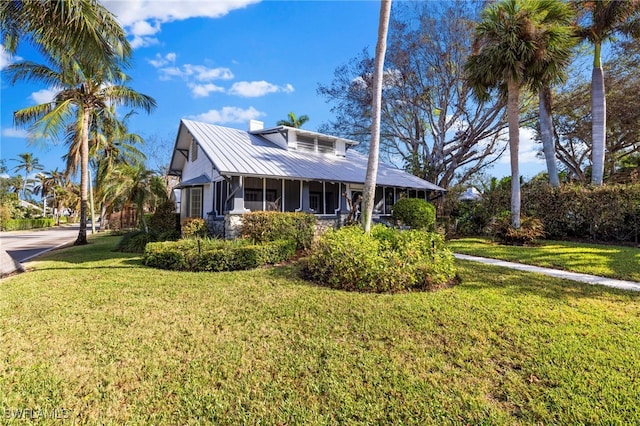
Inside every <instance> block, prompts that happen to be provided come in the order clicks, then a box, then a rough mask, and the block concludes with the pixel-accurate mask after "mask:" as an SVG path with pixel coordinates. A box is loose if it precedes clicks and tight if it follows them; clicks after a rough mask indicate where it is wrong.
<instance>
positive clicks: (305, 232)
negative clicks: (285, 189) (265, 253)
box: [241, 212, 316, 249]
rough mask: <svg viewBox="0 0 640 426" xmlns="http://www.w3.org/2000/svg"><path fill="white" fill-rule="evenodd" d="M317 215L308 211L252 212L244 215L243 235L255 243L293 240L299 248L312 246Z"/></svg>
mask: <svg viewBox="0 0 640 426" xmlns="http://www.w3.org/2000/svg"><path fill="white" fill-rule="evenodd" d="M315 224H316V217H315V216H314V215H312V214H308V213H280V212H252V213H247V214H245V215H243V216H242V228H241V232H242V236H243V237H244V238H248V239H250V240H251V241H253V242H255V243H264V242H268V241H276V240H291V241H294V242H295V243H296V247H297V248H298V249H306V248H309V247H311V242H312V241H313V235H314V233H315Z"/></svg>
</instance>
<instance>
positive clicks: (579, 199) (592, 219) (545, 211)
mask: <svg viewBox="0 0 640 426" xmlns="http://www.w3.org/2000/svg"><path fill="white" fill-rule="evenodd" d="M522 210H523V211H525V212H526V214H527V215H529V216H534V217H537V218H539V219H540V220H541V221H542V224H543V226H544V230H545V232H546V234H547V236H548V237H549V238H563V237H577V238H592V239H595V240H601V241H634V240H635V239H636V238H637V237H638V234H639V233H640V185H639V184H631V185H604V186H597V187H593V186H582V185H562V186H561V187H560V188H553V187H551V186H549V185H548V184H546V183H545V182H530V183H529V184H527V186H526V188H525V189H523V194H522Z"/></svg>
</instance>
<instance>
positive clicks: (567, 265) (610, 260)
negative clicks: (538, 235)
mask: <svg viewBox="0 0 640 426" xmlns="http://www.w3.org/2000/svg"><path fill="white" fill-rule="evenodd" d="M447 246H448V247H449V248H450V249H451V250H453V251H455V252H456V253H464V254H469V255H472V256H481V257H491V258H495V259H501V260H508V261H511V262H520V263H526V264H528V265H535V266H543V267H547V268H556V269H564V270H566V271H572V272H580V273H583V274H592V275H600V276H603V277H608V278H616V279H621V280H630V281H637V282H640V249H638V248H635V247H627V246H613V245H603V244H585V243H576V242H571V241H551V240H542V241H540V242H539V243H538V244H535V245H532V246H525V247H517V246H508V245H501V244H498V243H495V242H493V241H491V240H490V239H488V238H460V239H457V240H451V241H449V242H448V243H447Z"/></svg>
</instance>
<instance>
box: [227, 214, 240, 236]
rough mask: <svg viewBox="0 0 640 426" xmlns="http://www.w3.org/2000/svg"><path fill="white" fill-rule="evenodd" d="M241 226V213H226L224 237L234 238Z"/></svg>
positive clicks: (238, 234) (238, 233)
mask: <svg viewBox="0 0 640 426" xmlns="http://www.w3.org/2000/svg"><path fill="white" fill-rule="evenodd" d="M241 227H242V215H241V214H226V215H225V216H224V238H225V239H227V240H235V239H236V238H238V237H240V229H241Z"/></svg>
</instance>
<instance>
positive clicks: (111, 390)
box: [0, 237, 640, 425]
mask: <svg viewBox="0 0 640 426" xmlns="http://www.w3.org/2000/svg"><path fill="white" fill-rule="evenodd" d="M116 243H117V238H114V237H98V238H96V239H94V240H93V241H92V244H91V245H89V246H85V247H75V248H70V249H65V250H61V251H56V252H53V253H51V254H49V255H48V256H47V257H45V258H42V260H40V261H38V262H33V263H31V267H32V268H33V271H32V272H29V273H26V274H22V275H18V276H15V277H11V278H9V279H6V280H3V281H1V282H0V354H2V355H1V356H0V408H3V409H5V413H6V410H7V409H8V410H17V409H25V408H31V409H34V410H38V409H42V410H56V409H57V410H67V411H65V413H68V415H69V416H70V418H69V420H73V421H75V422H76V423H79V424H124V423H131V424H156V425H162V424H203V423H213V424H257V423H260V424H267V425H269V424H336V423H340V424H342V423H347V424H357V423H361V424H380V423H386V424H402V423H404V424H434V425H442V424H444V425H446V424H452V425H453V424H456V425H457V424H498V425H499V424H504V425H519V424H534V423H535V424H638V423H640V405H639V404H638V403H637V402H638V395H640V357H638V356H637V351H638V348H639V347H640V296H639V295H638V294H635V293H630V292H623V291H619V290H613V289H609V288H605V287H599V286H588V285H581V284H577V283H568V282H565V281H560V280H555V279H551V278H547V277H542V276H538V275H535V274H527V273H524V272H518V271H512V270H507V269H502V268H496V267H491V266H486V265H479V264H476V263H471V262H462V261H460V262H459V263H458V268H459V274H460V277H461V279H462V284H461V285H459V286H456V287H453V288H450V289H445V290H440V291H437V292H431V293H404V294H396V295H377V294H359V293H347V292H342V291H336V290H331V289H327V288H323V287H318V286H314V285H311V284H309V283H306V282H304V281H301V280H299V279H297V278H295V270H294V268H293V267H291V266H288V267H278V268H271V269H258V270H254V271H242V272H229V273H215V274H212V273H186V272H171V271H160V270H154V269H150V268H145V267H143V266H141V264H140V259H139V258H137V257H133V256H132V255H129V254H125V253H114V252H111V250H112V248H113V247H115V245H116ZM49 412H50V411H49ZM58 412H59V411H58ZM9 420H10V419H6V416H5V421H9ZM40 420H41V421H40V422H39V423H41V424H59V420H53V419H46V418H45V419H40ZM15 423H19V422H17V421H16V422H15Z"/></svg>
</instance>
